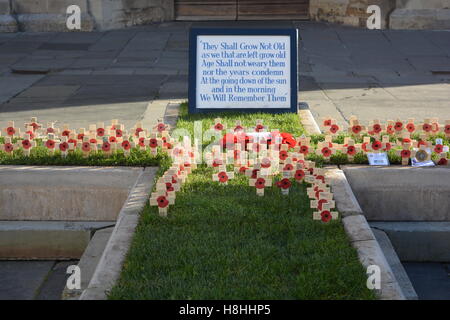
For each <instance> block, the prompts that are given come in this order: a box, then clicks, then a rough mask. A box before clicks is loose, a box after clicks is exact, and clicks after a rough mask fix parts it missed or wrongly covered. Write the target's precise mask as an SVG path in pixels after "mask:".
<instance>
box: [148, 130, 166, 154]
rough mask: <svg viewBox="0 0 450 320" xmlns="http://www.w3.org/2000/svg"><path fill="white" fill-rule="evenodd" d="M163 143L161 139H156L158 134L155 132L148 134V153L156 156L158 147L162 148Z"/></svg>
mask: <svg viewBox="0 0 450 320" xmlns="http://www.w3.org/2000/svg"><path fill="white" fill-rule="evenodd" d="M162 145H163V141H162V139H161V138H158V134H157V133H156V132H152V133H151V134H150V139H148V146H149V147H150V153H151V154H152V155H154V156H156V155H157V154H158V147H162Z"/></svg>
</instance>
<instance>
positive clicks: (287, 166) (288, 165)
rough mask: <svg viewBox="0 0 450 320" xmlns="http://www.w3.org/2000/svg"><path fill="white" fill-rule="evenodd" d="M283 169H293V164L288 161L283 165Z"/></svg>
mask: <svg viewBox="0 0 450 320" xmlns="http://www.w3.org/2000/svg"><path fill="white" fill-rule="evenodd" d="M283 170H285V171H291V170H294V166H293V165H292V164H290V163H288V164H286V165H285V166H284V168H283Z"/></svg>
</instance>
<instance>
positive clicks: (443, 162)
mask: <svg viewBox="0 0 450 320" xmlns="http://www.w3.org/2000/svg"><path fill="white" fill-rule="evenodd" d="M437 164H438V165H439V166H446V165H447V164H448V160H447V159H446V158H441V159H439V161H438V163H437Z"/></svg>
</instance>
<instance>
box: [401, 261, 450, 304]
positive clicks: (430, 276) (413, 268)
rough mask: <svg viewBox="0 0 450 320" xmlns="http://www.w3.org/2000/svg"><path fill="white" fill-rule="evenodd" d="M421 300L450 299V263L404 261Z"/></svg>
mask: <svg viewBox="0 0 450 320" xmlns="http://www.w3.org/2000/svg"><path fill="white" fill-rule="evenodd" d="M403 266H404V267H405V270H406V272H407V273H408V277H409V279H410V280H411V282H412V284H413V286H414V289H415V290H416V292H417V295H418V296H419V299H421V300H450V264H449V263H419V262H404V263H403Z"/></svg>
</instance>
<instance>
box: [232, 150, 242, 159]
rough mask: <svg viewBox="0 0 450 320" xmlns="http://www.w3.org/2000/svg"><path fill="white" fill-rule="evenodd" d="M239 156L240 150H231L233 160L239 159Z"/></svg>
mask: <svg viewBox="0 0 450 320" xmlns="http://www.w3.org/2000/svg"><path fill="white" fill-rule="evenodd" d="M240 156H241V151H239V150H234V151H233V158H234V160H237V159H239V157H240Z"/></svg>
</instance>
